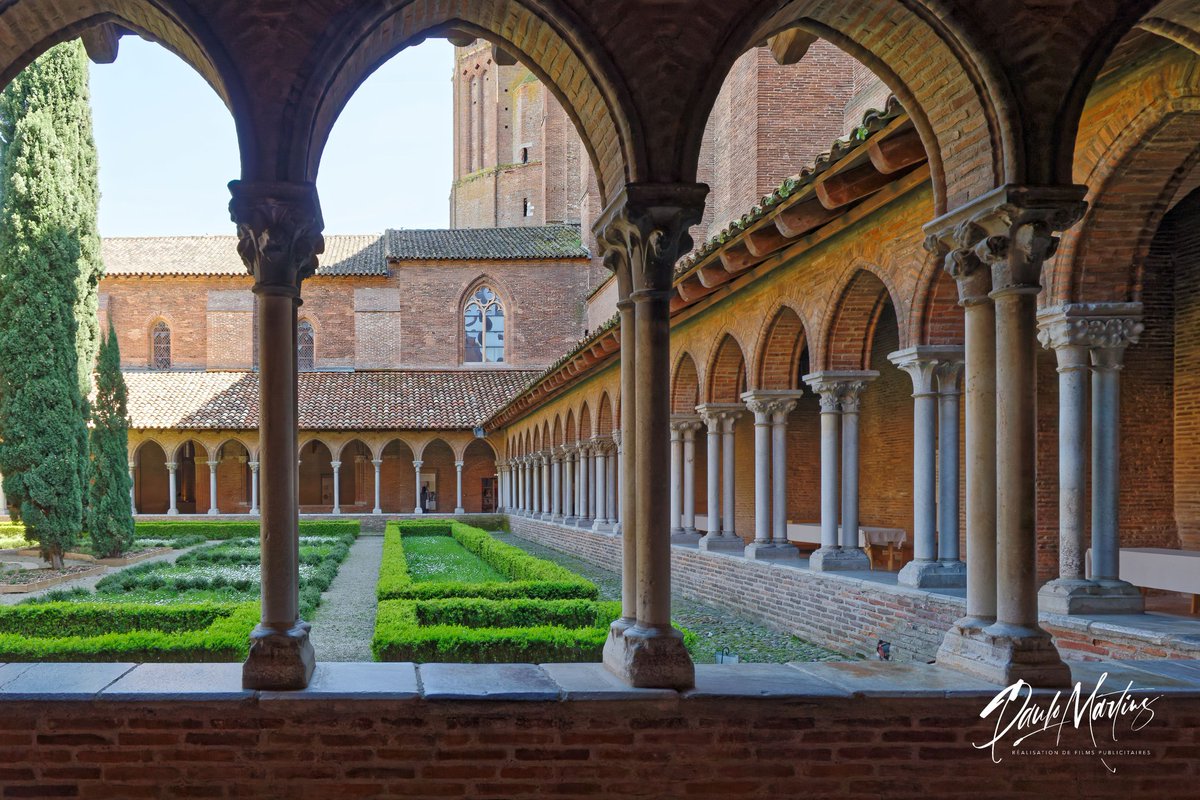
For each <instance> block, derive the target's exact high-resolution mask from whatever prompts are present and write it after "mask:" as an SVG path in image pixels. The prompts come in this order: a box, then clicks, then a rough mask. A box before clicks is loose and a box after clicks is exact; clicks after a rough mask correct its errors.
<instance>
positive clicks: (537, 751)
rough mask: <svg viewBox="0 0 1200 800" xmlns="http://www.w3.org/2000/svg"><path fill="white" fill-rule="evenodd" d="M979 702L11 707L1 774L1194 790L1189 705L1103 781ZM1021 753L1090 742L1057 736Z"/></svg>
mask: <svg viewBox="0 0 1200 800" xmlns="http://www.w3.org/2000/svg"><path fill="white" fill-rule="evenodd" d="M989 699H990V697H989V696H986V695H985V696H979V695H976V696H967V697H953V696H951V697H938V698H936V699H931V698H929V697H911V696H909V697H869V698H864V697H861V696H856V697H852V698H846V697H836V696H824V697H822V696H813V697H807V698H805V699H804V702H799V701H798V699H797V698H791V699H790V701H789V702H780V701H779V700H778V699H777V698H771V697H766V698H755V697H738V698H734V699H718V698H711V697H709V698H705V697H699V698H690V699H679V698H676V697H671V698H670V699H661V700H647V699H641V700H632V701H621V702H617V701H607V702H585V701H567V702H558V701H551V702H544V701H543V702H523V703H521V702H499V701H490V702H489V701H469V702H463V701H459V702H454V701H431V700H415V701H412V702H408V703H402V704H400V705H396V704H394V703H388V702H385V701H352V700H343V701H339V702H336V703H326V702H322V701H320V700H316V699H310V700H297V701H291V702H289V701H284V700H272V701H259V700H253V699H252V700H241V701H236V700H229V701H210V702H207V703H198V702H177V703H170V702H156V703H150V704H146V703H139V702H119V701H113V700H94V701H86V702H78V703H49V702H41V703H28V702H26V703H18V702H11V703H5V704H4V705H5V714H4V722H3V726H2V727H3V730H2V731H0V737H2V739H0V741H2V742H3V744H4V747H5V753H6V758H5V763H4V764H3V766H0V781H2V782H3V783H4V784H5V786H6V787H7V789H6V796H8V797H88V798H143V797H150V798H153V797H168V796H171V797H234V796H238V797H297V798H299V797H305V798H308V797H312V798H331V797H339V798H343V797H379V796H385V795H386V796H404V797H477V798H505V799H507V798H513V797H523V796H526V795H533V794H537V795H550V796H555V797H619V796H633V795H637V796H646V797H713V798H727V797H734V796H747V797H803V796H827V797H835V796H836V797H908V798H912V797H961V796H962V792H963V787H964V785H965V783H964V782H965V781H975V782H979V785H980V786H986V791H987V794H988V796H994V797H1014V798H1016V797H1024V798H1043V797H1047V796H1058V797H1080V796H1085V795H1086V796H1090V797H1113V798H1119V797H1134V796H1137V797H1183V796H1187V795H1188V794H1189V793H1190V792H1191V791H1192V789H1193V788H1194V786H1195V782H1196V779H1197V777H1198V776H1200V760H1197V759H1196V758H1195V752H1196V748H1197V746H1198V745H1200V701H1198V700H1197V699H1196V698H1195V697H1194V696H1181V697H1170V698H1167V699H1166V700H1161V701H1159V702H1158V703H1156V704H1155V705H1154V706H1153V710H1154V719H1153V721H1152V722H1151V723H1150V724H1148V725H1146V727H1145V728H1143V729H1142V730H1140V731H1138V732H1137V733H1136V734H1134V735H1132V736H1131V737H1130V739H1129V742H1128V743H1127V746H1128V747H1131V748H1138V749H1147V750H1148V751H1149V752H1150V753H1151V754H1152V757H1151V756H1145V757H1139V756H1122V757H1118V759H1116V760H1115V762H1114V763H1116V764H1117V765H1118V769H1117V771H1115V772H1113V773H1108V772H1107V771H1105V769H1104V767H1103V766H1102V765H1101V763H1100V761H1099V759H1098V758H1097V757H1095V756H1087V757H1056V756H1043V757H1036V756H1029V757H1019V756H1013V755H1011V754H1007V753H1004V755H1006V756H1007V757H1003V759H1002V760H1001V762H1000V763H999V764H993V763H992V761H991V760H990V758H989V752H988V750H987V749H986V747H985V748H984V749H976V747H975V745H977V744H985V743H986V742H988V741H990V740H991V739H992V738H993V736H994V735H995V731H994V729H993V728H994V721H993V720H992V719H980V716H979V714H980V709H981V704H982V703H984V702H986V701H987V700H989ZM1046 703H1047V700H1046V699H1045V698H1042V699H1041V700H1039V701H1038V705H1039V706H1041V707H1043V708H1044V707H1045V704H1046ZM1048 736H1049V735H1047V737H1048ZM1103 741H1107V740H1103ZM1027 744H1030V745H1033V746H1034V747H1036V746H1039V745H1041V746H1053V747H1055V748H1062V749H1067V750H1070V749H1074V748H1089V749H1090V748H1092V747H1093V744H1092V741H1091V739H1090V738H1089V734H1088V732H1087V730H1086V729H1084V730H1075V729H1074V728H1072V727H1071V726H1070V725H1068V726H1066V727H1065V728H1064V730H1063V735H1062V738H1061V740H1056V741H1055V742H1054V743H1053V744H1044V743H1040V742H1039V743H1034V742H1030V743H1027ZM1118 746H1119V745H1118Z"/></svg>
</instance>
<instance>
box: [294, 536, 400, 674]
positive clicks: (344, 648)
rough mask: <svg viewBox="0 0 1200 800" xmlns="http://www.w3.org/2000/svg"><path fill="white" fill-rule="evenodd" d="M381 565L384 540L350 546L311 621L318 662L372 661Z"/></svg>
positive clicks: (365, 539) (378, 538) (364, 540)
mask: <svg viewBox="0 0 1200 800" xmlns="http://www.w3.org/2000/svg"><path fill="white" fill-rule="evenodd" d="M381 563H383V537H382V536H360V537H359V538H358V539H356V540H355V542H354V544H353V545H351V546H350V555H349V556H347V557H346V560H345V561H343V562H342V567H341V569H339V570H338V574H337V577H336V578H334V579H333V583H332V584H330V586H329V591H327V592H325V594H323V595H321V605H320V607H319V608H317V613H316V615H315V616H316V618H315V619H314V620H313V621H312V622H313V628H312V634H311V636H312V643H313V649H315V650H316V652H317V661H374V660H375V657H374V656H372V655H371V637H372V636H373V635H374V634H375V584H376V583H377V582H378V581H379V565H380V564H381Z"/></svg>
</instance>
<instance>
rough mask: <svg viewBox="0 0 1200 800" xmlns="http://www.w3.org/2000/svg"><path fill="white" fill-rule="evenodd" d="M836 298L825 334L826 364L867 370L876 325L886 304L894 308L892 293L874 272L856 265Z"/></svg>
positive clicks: (835, 367) (843, 368)
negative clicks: (856, 267)
mask: <svg viewBox="0 0 1200 800" xmlns="http://www.w3.org/2000/svg"><path fill="white" fill-rule="evenodd" d="M837 298H838V299H837V303H836V305H835V306H834V309H833V313H831V314H830V316H829V327H828V328H827V332H826V334H825V359H824V361H825V367H826V368H827V369H834V370H859V369H869V368H870V366H869V365H870V363H871V343H872V341H873V340H874V336H875V326H876V324H877V323H878V321H879V318H880V315H881V314H882V313H883V310H884V308H885V307H887V306H891V307H892V308H893V309H895V308H896V304H895V302H894V300H893V298H892V294H891V292H890V291H889V289H888V286H887V285H886V284H884V282H883V280H882V279H880V277H879V276H878V275H877V274H876V273H875V272H873V271H871V270H867V269H862V268H859V269H856V270H855V271H854V272H853V273H852V274H851V275H850V278H849V280H847V281H846V283H845V285H844V286H843V288H842V290H841V291H840V292H839V293H838V295H837ZM901 341H903V339H901Z"/></svg>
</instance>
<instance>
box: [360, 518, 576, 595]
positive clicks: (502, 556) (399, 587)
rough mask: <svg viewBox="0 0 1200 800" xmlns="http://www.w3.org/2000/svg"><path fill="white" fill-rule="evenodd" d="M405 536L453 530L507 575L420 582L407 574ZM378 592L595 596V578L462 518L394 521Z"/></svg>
mask: <svg viewBox="0 0 1200 800" xmlns="http://www.w3.org/2000/svg"><path fill="white" fill-rule="evenodd" d="M405 536H453V537H454V539H455V540H456V541H458V543H459V544H461V545H462V546H463V547H464V548H466V549H467V550H468V551H470V552H472V553H474V554H475V555H477V556H479V558H481V559H483V560H484V561H485V562H487V563H488V564H490V565H491V566H492V567H493V568H494V569H495V570H496V571H497V572H499V573H500V574H502V575H504V576H505V577H507V578H508V579H509V580H507V581H503V582H501V581H495V582H490V583H462V582H458V581H424V582H417V581H414V580H413V579H412V577H411V576H410V575H409V574H408V563H407V562H406V561H405V558H404V537H405ZM376 596H377V597H378V598H379V599H380V600H404V599H407V600H419V599H432V598H437V597H485V598H491V599H503V598H516V597H524V598H541V599H546V600H555V599H570V598H576V599H583V600H595V599H596V597H597V596H598V590H597V589H596V586H595V584H593V583H592V582H590V581H587V580H584V579H583V578H581V577H579V576H578V575H576V574H575V573H573V572H571V571H570V570H568V569H566V568H564V567H560V566H559V565H558V564H554V563H552V562H549V561H545V560H543V559H540V558H535V557H534V556H531V555H529V554H528V553H526V552H525V551H524V550H522V549H521V548H519V547H513V546H512V545H508V544H504V543H503V542H500V541H497V540H496V539H493V538H492V537H491V536H490V535H488V533H487V532H486V531H483V530H480V529H479V528H476V527H474V526H471V525H467V524H465V523H462V522H452V521H424V520H422V521H416V522H390V523H388V525H387V527H386V529H385V530H384V540H383V564H382V566H381V567H380V570H379V583H378V584H377V587H376Z"/></svg>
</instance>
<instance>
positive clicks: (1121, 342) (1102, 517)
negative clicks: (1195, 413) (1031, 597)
mask: <svg viewBox="0 0 1200 800" xmlns="http://www.w3.org/2000/svg"><path fill="white" fill-rule="evenodd" d="M1140 317H1141V305H1140V304H1138V303H1095V304H1092V303H1089V304H1071V305H1064V306H1058V307H1056V308H1051V309H1047V310H1046V311H1044V312H1042V313H1041V314H1039V315H1038V325H1039V328H1040V333H1039V335H1038V338H1039V339H1040V340H1041V342H1042V344H1043V345H1044V346H1046V347H1048V348H1052V349H1053V350H1054V351H1055V355H1056V356H1057V359H1058V386H1059V399H1058V403H1059V406H1058V459H1059V464H1058V470H1059V496H1058V499H1059V510H1058V513H1059V542H1058V577H1057V578H1056V579H1054V580H1052V581H1049V582H1048V583H1046V584H1045V585H1043V586H1042V588H1041V590H1040V591H1039V592H1038V606H1039V608H1040V609H1041V610H1043V611H1046V612H1049V613H1054V614H1106V613H1107V614H1114V613H1115V614H1124V613H1139V612H1141V611H1142V610H1143V609H1144V605H1143V601H1142V596H1141V594H1140V593H1139V592H1138V591H1137V589H1135V588H1134V587H1133V586H1131V585H1130V584H1128V583H1127V582H1124V581H1121V580H1120V579H1119V576H1118V557H1119V550H1120V542H1119V538H1118V525H1117V519H1118V500H1119V497H1120V483H1119V469H1120V449H1119V445H1118V432H1119V429H1120V419H1119V403H1120V386H1119V383H1118V374H1119V373H1118V371H1119V370H1120V368H1121V363H1122V361H1123V356H1124V351H1125V347H1126V346H1127V345H1128V344H1129V343H1131V342H1136V341H1137V338H1138V336H1139V335H1140V334H1141V331H1142V327H1143V326H1142V323H1141V322H1140ZM1089 368H1090V371H1091V381H1092V403H1091V433H1092V436H1091V452H1092V490H1091V499H1092V535H1091V548H1092V574H1091V577H1090V579H1088V577H1087V576H1086V575H1085V574H1084V522H1085V515H1084V502H1085V498H1086V496H1087V485H1086V475H1087V468H1086V463H1085V455H1086V453H1087V449H1088V438H1087V425H1088V399H1087V394H1088V384H1087V380H1088V372H1089Z"/></svg>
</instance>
